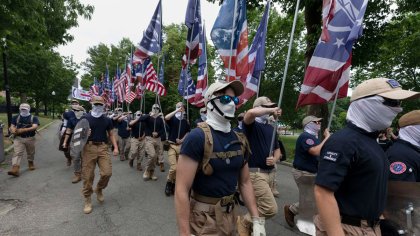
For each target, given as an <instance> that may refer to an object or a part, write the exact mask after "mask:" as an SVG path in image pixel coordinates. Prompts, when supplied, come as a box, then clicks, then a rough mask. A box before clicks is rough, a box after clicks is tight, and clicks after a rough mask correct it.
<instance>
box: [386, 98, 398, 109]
mask: <svg viewBox="0 0 420 236" xmlns="http://www.w3.org/2000/svg"><path fill="white" fill-rule="evenodd" d="M382 104H384V105H385V106H388V107H400V106H401V100H395V99H389V98H384V101H383V102H382Z"/></svg>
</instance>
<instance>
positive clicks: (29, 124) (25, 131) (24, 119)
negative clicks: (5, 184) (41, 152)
mask: <svg viewBox="0 0 420 236" xmlns="http://www.w3.org/2000/svg"><path fill="white" fill-rule="evenodd" d="M30 110H31V107H30V106H29V104H27V103H22V104H20V106H19V115H16V116H14V117H13V118H12V124H11V126H10V132H11V133H12V134H13V135H14V136H15V139H14V141H13V150H14V154H13V158H12V169H11V170H10V171H9V172H7V174H8V175H13V176H15V177H18V176H19V168H20V161H21V159H22V157H23V155H24V153H25V150H26V155H27V158H28V169H29V170H35V166H34V157H35V133H36V129H37V128H38V125H39V121H38V117H36V116H33V115H31V113H30Z"/></svg>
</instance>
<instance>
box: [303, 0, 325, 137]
mask: <svg viewBox="0 0 420 236" xmlns="http://www.w3.org/2000/svg"><path fill="white" fill-rule="evenodd" d="M321 19H322V1H311V0H307V1H305V25H306V31H307V35H306V52H305V68H306V67H308V65H309V61H310V60H311V57H312V54H313V53H314V51H315V47H316V45H317V43H318V39H319V35H320V33H321V26H322V20H321ZM307 114H308V115H314V116H316V117H320V118H323V120H324V122H322V126H321V130H324V129H325V128H326V127H327V124H328V114H329V112H328V104H327V103H325V104H317V105H309V106H308V110H307ZM321 136H322V134H321Z"/></svg>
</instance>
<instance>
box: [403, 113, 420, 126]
mask: <svg viewBox="0 0 420 236" xmlns="http://www.w3.org/2000/svg"><path fill="white" fill-rule="evenodd" d="M398 125H399V126H400V127H405V126H409V125H420V110H414V111H410V112H409V113H407V114H405V115H403V116H401V118H400V119H399V120H398Z"/></svg>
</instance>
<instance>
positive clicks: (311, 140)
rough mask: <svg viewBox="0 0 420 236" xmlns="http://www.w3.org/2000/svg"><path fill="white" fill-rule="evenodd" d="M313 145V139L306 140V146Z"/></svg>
mask: <svg viewBox="0 0 420 236" xmlns="http://www.w3.org/2000/svg"><path fill="white" fill-rule="evenodd" d="M314 143H315V141H314V140H313V139H310V138H308V139H307V140H306V144H308V145H314Z"/></svg>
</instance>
